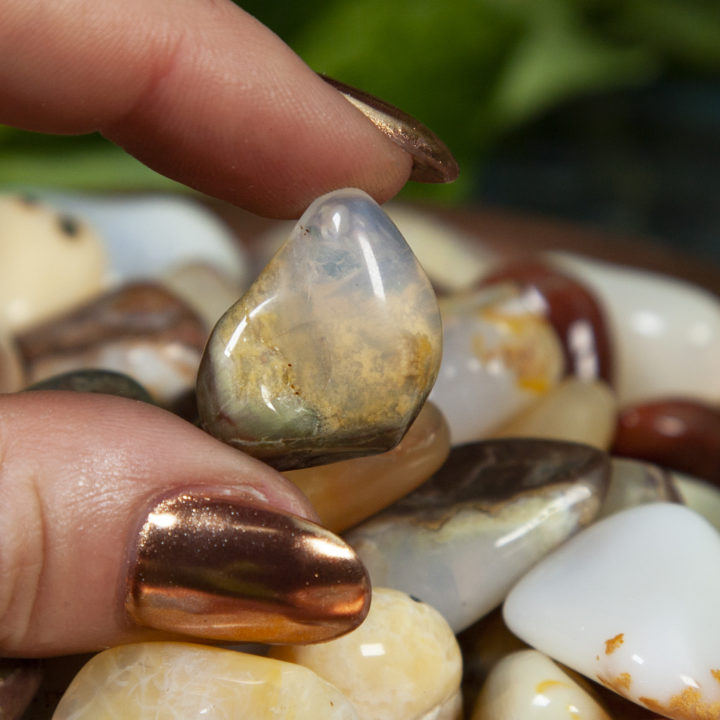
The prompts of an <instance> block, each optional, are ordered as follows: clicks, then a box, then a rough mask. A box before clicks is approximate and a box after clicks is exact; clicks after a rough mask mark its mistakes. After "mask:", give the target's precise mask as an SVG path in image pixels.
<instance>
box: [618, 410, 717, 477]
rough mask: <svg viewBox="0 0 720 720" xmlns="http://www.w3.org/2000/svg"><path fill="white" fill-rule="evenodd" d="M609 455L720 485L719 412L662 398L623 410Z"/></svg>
mask: <svg viewBox="0 0 720 720" xmlns="http://www.w3.org/2000/svg"><path fill="white" fill-rule="evenodd" d="M612 452H613V454H615V455H622V456H623V457H630V458H636V459H640V460H647V461H648V462H652V463H656V464H658V465H662V466H663V467H667V468H671V469H673V470H678V471H680V472H685V473H688V474H689V475H694V476H696V477H699V478H703V479H705V480H709V481H711V482H714V483H716V484H719V485H720V409H718V408H717V407H716V406H714V405H711V404H709V403H702V402H698V401H696V400H687V399H677V398H663V399H657V400H653V401H650V402H646V403H640V404H637V405H630V406H628V407H626V408H624V409H623V411H622V412H621V413H620V415H619V416H618V420H617V430H616V433H615V440H614V441H613V446H612Z"/></svg>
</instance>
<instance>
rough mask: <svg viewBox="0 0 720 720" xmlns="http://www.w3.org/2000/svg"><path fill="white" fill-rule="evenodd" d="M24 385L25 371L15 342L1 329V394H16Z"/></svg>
mask: <svg viewBox="0 0 720 720" xmlns="http://www.w3.org/2000/svg"><path fill="white" fill-rule="evenodd" d="M24 384H25V371H24V370H23V367H22V364H21V363H20V356H19V354H18V350H17V347H16V346H15V341H14V340H13V338H12V337H11V335H10V334H9V333H6V332H3V331H2V330H1V329H0V393H10V392H16V391H18V390H20V389H21V388H22V387H23V385H24Z"/></svg>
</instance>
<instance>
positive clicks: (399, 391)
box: [197, 189, 442, 470]
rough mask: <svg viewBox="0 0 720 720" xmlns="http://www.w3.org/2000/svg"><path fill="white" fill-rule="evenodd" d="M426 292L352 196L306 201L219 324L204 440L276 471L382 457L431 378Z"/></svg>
mask: <svg viewBox="0 0 720 720" xmlns="http://www.w3.org/2000/svg"><path fill="white" fill-rule="evenodd" d="M441 346H442V332H441V327H440V315H439V311H438V307H437V301H436V299H435V294H434V292H433V290H432V287H431V286H430V282H429V281H428V279H427V277H426V276H425V274H424V272H423V270H422V268H421V267H420V265H419V263H418V262H417V260H416V259H415V257H414V256H413V254H412V252H411V251H410V248H409V247H408V246H407V243H406V242H405V241H404V240H403V238H402V236H401V235H400V233H399V232H398V230H397V228H396V227H395V226H394V225H393V224H392V223H391V222H390V220H389V219H388V217H387V216H386V215H385V213H384V212H383V211H382V209H381V208H380V207H379V206H378V205H377V204H376V203H375V202H374V201H373V200H372V199H371V198H370V197H369V196H368V195H366V194H365V193H363V192H362V191H360V190H354V189H345V190H338V191H336V192H334V193H330V194H328V195H325V196H323V197H321V198H319V199H317V200H316V201H315V202H314V203H313V204H312V205H311V206H310V207H309V208H308V209H307V211H306V212H305V214H304V215H303V216H302V218H300V221H299V222H298V224H297V226H296V227H295V229H294V230H293V232H292V234H291V235H290V238H289V239H288V240H287V242H286V243H285V244H284V245H283V246H282V247H281V248H280V250H279V251H278V252H277V253H276V255H275V256H274V257H273V259H272V260H271V261H270V263H269V264H268V266H267V267H266V268H265V270H264V271H263V273H262V274H261V275H260V277H259V278H258V279H257V280H256V281H255V283H254V284H253V285H252V286H251V288H250V289H249V290H248V292H247V293H246V294H245V295H244V296H243V297H242V298H241V299H240V300H239V301H238V302H237V304H236V305H234V306H233V307H232V308H231V309H230V310H228V312H227V313H226V314H225V315H224V316H223V317H222V318H221V319H220V321H219V322H218V324H217V325H216V326H215V329H214V331H213V333H212V336H211V338H210V340H209V342H208V346H207V349H206V351H205V354H204V356H203V362H202V366H201V368H200V372H199V375H198V383H197V387H198V408H199V411H200V417H201V421H202V425H203V426H204V428H205V429H206V430H207V431H208V432H210V433H212V434H213V435H215V436H217V437H218V438H220V439H221V440H223V441H225V442H227V443H229V444H231V445H234V446H235V447H237V448H239V449H241V450H244V451H246V452H248V453H250V454H251V455H254V456H256V457H259V458H261V459H263V460H265V461H266V462H268V463H270V464H271V465H274V466H275V467H277V468H279V469H284V470H286V469H294V468H298V467H305V466H309V465H317V464H322V463H326V462H332V461H337V460H344V459H347V458H350V457H357V456H359V455H367V454H372V453H378V452H385V451H387V450H389V449H390V448H392V447H394V446H395V445H397V443H398V442H399V441H400V440H401V438H402V436H403V435H404V434H405V431H406V430H407V429H408V427H409V425H410V423H412V421H413V420H414V419H415V417H416V416H417V414H418V412H419V411H420V408H421V407H422V404H423V403H424V401H425V398H426V397H427V394H428V393H429V392H430V388H431V387H432V384H433V382H434V380H435V377H436V375H437V370H438V367H439V363H440V355H441Z"/></svg>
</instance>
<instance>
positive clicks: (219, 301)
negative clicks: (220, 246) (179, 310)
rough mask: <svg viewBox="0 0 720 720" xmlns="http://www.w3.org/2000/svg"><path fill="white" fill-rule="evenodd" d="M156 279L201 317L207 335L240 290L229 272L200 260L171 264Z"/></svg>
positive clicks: (238, 295)
mask: <svg viewBox="0 0 720 720" xmlns="http://www.w3.org/2000/svg"><path fill="white" fill-rule="evenodd" d="M159 280H160V283H161V284H162V285H163V286H164V287H166V288H168V289H169V290H170V291H171V292H172V293H174V294H175V295H177V296H178V297H179V298H181V299H182V300H183V301H184V302H185V303H187V305H188V306H189V307H191V308H192V309H193V310H194V311H195V312H196V313H197V314H198V316H199V317H201V318H202V319H203V322H204V324H205V328H206V329H207V332H208V335H209V334H210V331H211V330H212V329H213V327H215V323H216V322H217V321H218V320H219V319H220V317H221V316H222V315H223V313H224V312H225V311H226V310H227V309H228V308H229V307H230V306H231V305H233V304H234V303H235V302H236V301H237V299H238V298H239V297H240V296H241V295H242V293H243V288H242V287H241V285H240V283H238V282H235V281H233V280H232V278H231V276H230V275H228V274H227V273H225V272H223V271H221V270H219V269H218V268H216V267H213V266H212V265H205V264H201V263H192V264H188V265H180V266H178V267H173V268H171V269H170V270H168V271H167V272H164V273H163V274H162V275H161V276H160V278H159Z"/></svg>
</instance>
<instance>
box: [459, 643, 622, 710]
mask: <svg viewBox="0 0 720 720" xmlns="http://www.w3.org/2000/svg"><path fill="white" fill-rule="evenodd" d="M518 718H522V720H561V719H562V720H580V718H582V720H610V717H609V715H608V714H607V713H606V712H605V711H604V710H603V708H602V707H601V706H600V705H599V704H598V703H597V702H596V701H595V700H594V699H593V698H592V697H591V696H590V695H589V694H588V693H587V692H586V691H585V690H584V689H583V688H582V687H580V685H578V684H577V683H576V682H575V681H574V680H573V679H572V678H570V676H569V675H567V674H566V673H564V672H563V671H562V670H561V669H560V668H559V667H558V666H557V665H556V664H555V663H554V662H553V661H552V660H550V658H548V657H547V656H545V655H543V654H542V653H539V652H538V651H537V650H520V651H519V652H515V653H512V654H511V655H507V656H506V657H504V658H503V659H502V660H501V661H500V662H499V663H498V664H497V665H496V666H495V667H494V668H493V670H492V672H491V673H490V675H489V676H488V679H487V680H486V681H485V685H484V686H483V689H482V692H481V693H480V696H479V698H478V701H477V703H476V705H475V708H474V710H473V714H472V717H471V720H517V719H518Z"/></svg>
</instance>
